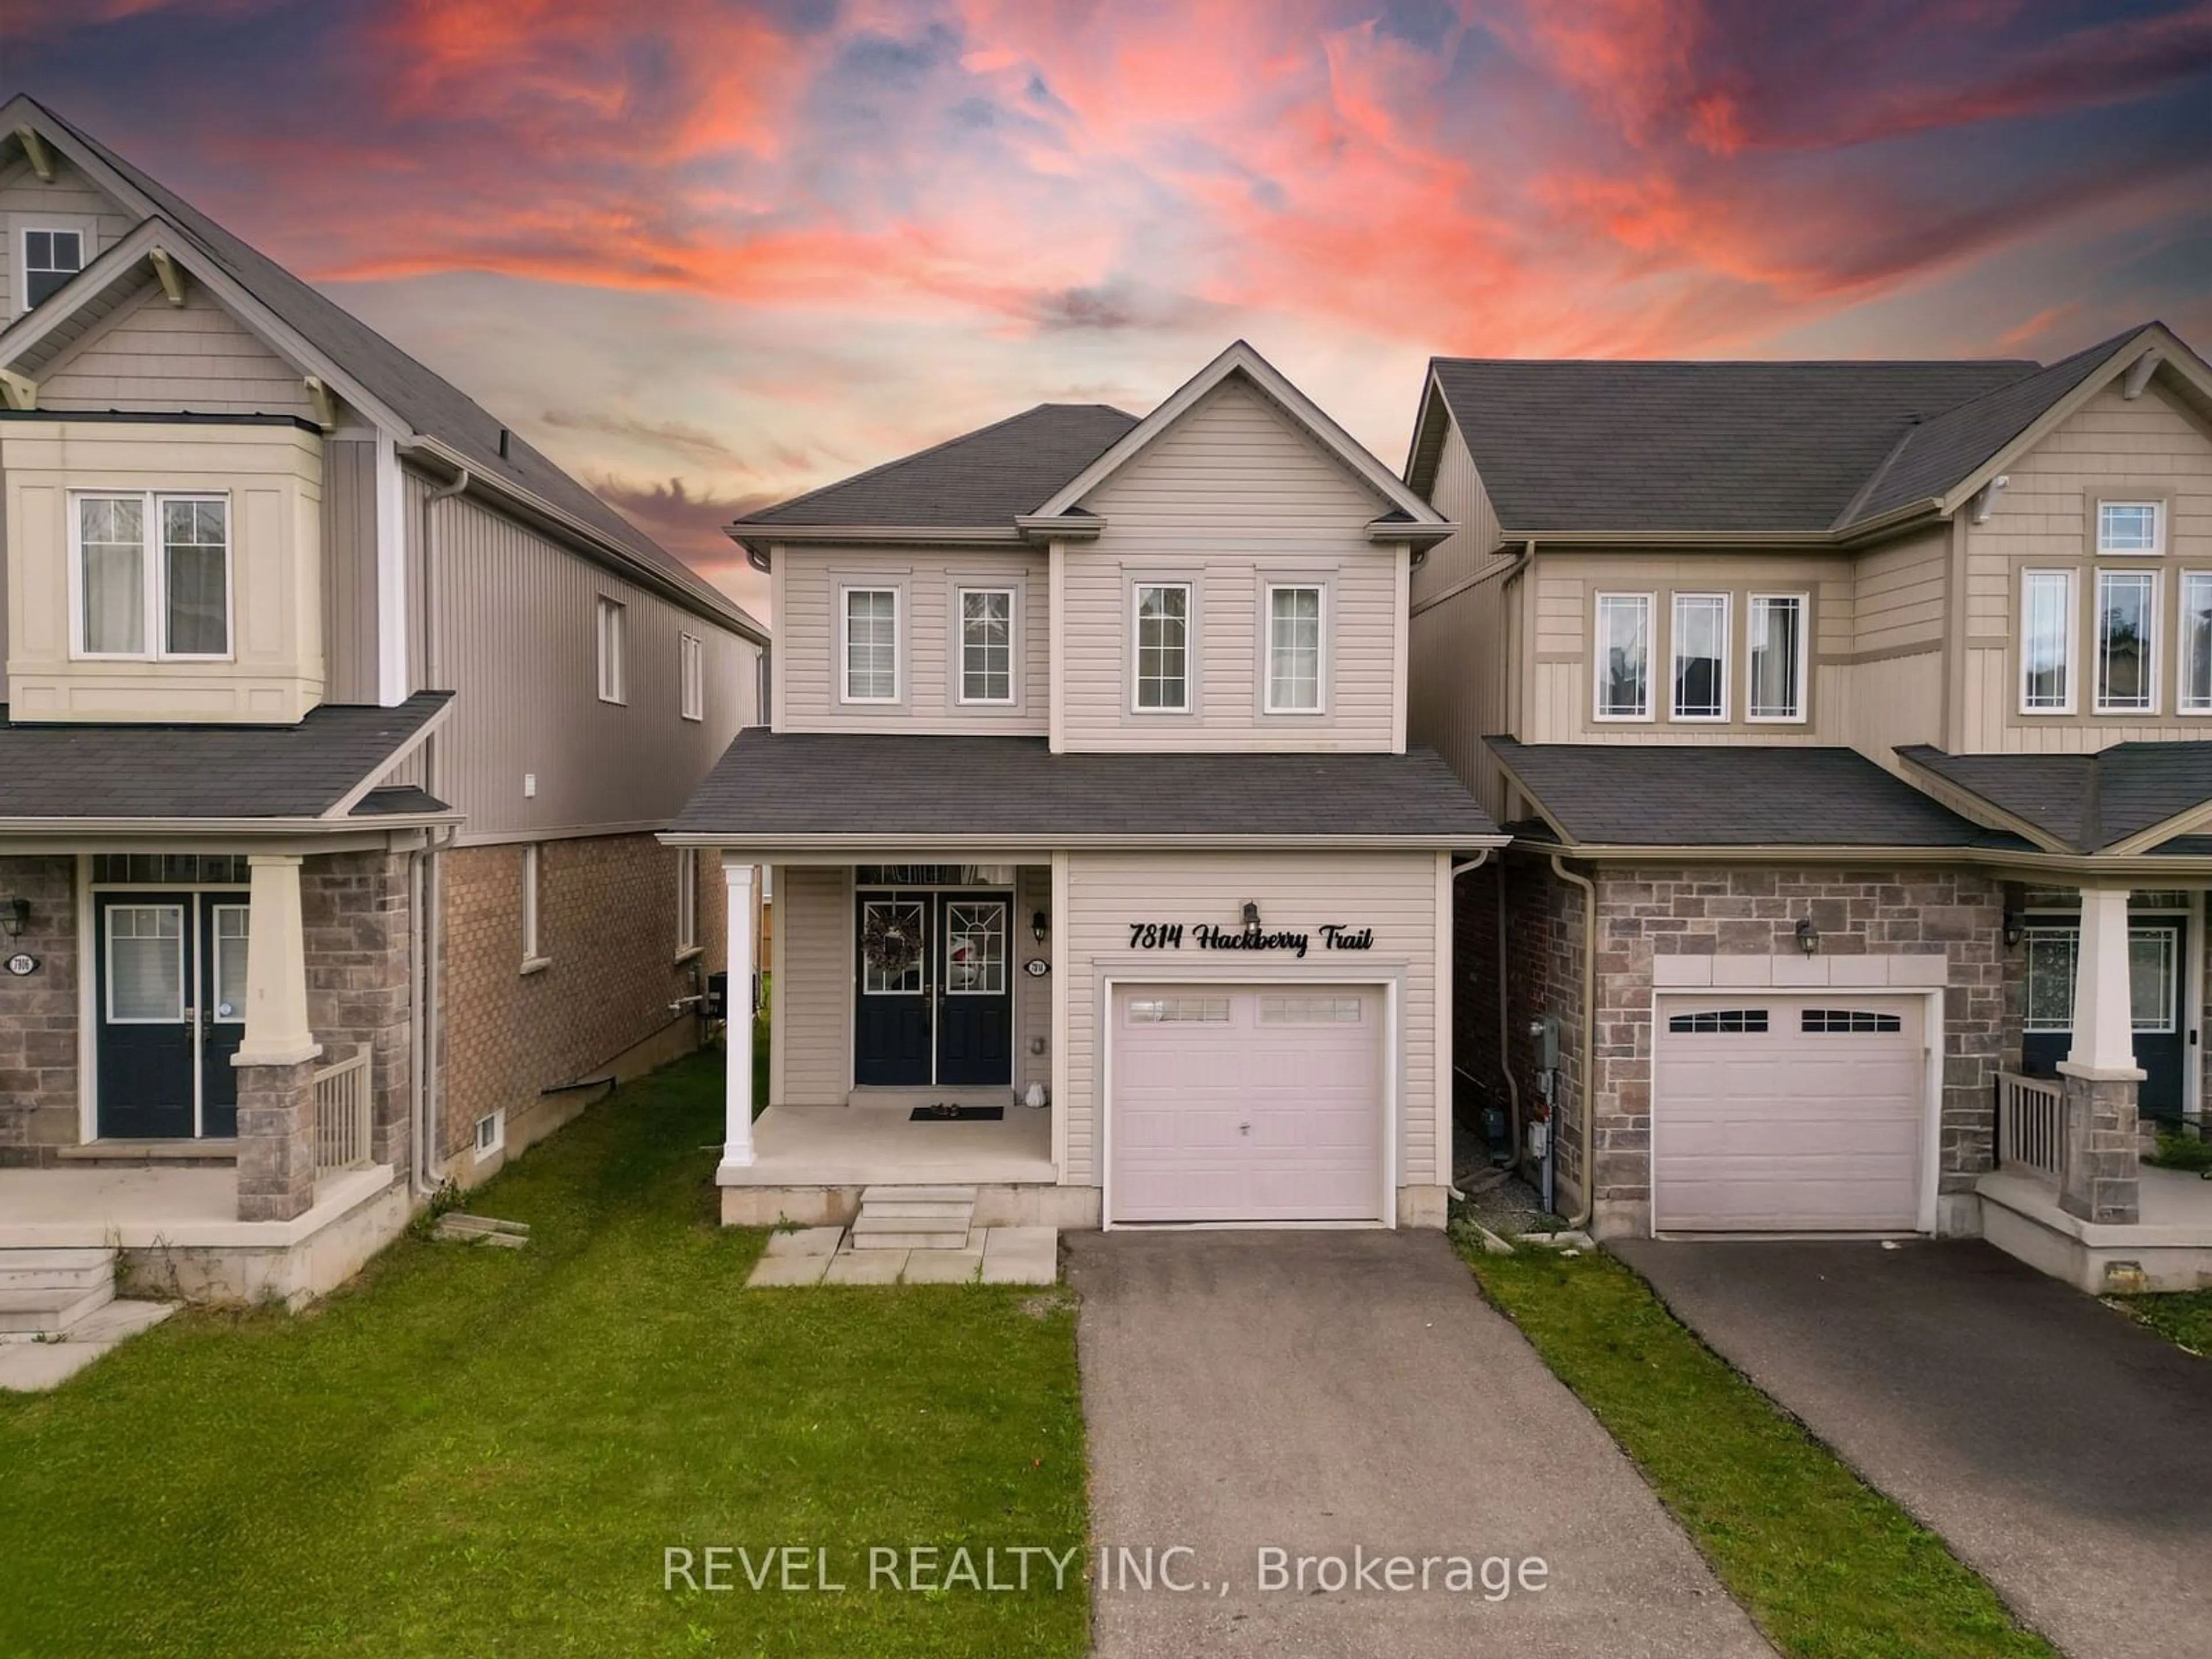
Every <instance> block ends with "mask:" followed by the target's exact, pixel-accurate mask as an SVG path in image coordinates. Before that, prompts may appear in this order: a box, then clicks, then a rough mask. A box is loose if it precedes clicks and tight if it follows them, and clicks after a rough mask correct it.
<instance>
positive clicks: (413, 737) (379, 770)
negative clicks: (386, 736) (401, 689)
mask: <svg viewBox="0 0 2212 1659" xmlns="http://www.w3.org/2000/svg"><path fill="white" fill-rule="evenodd" d="M452 718H453V698H452V697H450V696H448V697H447V698H446V699H445V700H444V701H443V702H441V703H440V704H439V705H438V706H437V707H436V708H434V709H432V710H431V711H430V715H429V718H428V719H427V720H424V721H423V722H422V724H421V725H420V726H416V728H415V729H414V731H412V732H409V733H408V734H407V736H405V737H404V738H401V739H400V740H399V742H398V745H397V746H396V747H395V748H394V749H393V750H392V752H391V753H390V754H388V755H386V757H384V758H383V759H382V760H380V761H379V762H378V763H376V764H375V765H374V767H372V768H370V769H369V770H368V773H367V774H366V775H364V776H363V777H362V780H361V781H360V782H358V783H356V785H354V787H352V788H350V789H349V790H347V791H346V793H344V794H343V795H341V796H339V797H338V798H337V800H336V801H335V802H333V803H332V804H331V805H330V806H329V807H327V808H325V811H324V812H323V817H325V818H326V819H329V818H342V817H345V816H346V815H347V814H348V813H349V812H351V811H353V809H354V808H355V807H356V806H358V805H361V803H362V799H363V797H365V796H366V795H367V794H368V792H369V791H370V790H372V789H374V788H375V787H376V781H377V780H378V779H379V778H381V777H383V776H385V775H387V774H388V773H389V772H390V771H391V770H392V768H393V767H395V766H397V765H398V764H399V763H400V762H402V761H404V760H405V759H406V758H407V757H409V756H410V755H411V754H413V753H414V752H415V751H416V750H417V749H420V748H421V747H422V744H423V743H424V742H425V741H426V740H428V738H429V736H430V734H431V733H432V732H435V731H437V730H438V729H439V728H440V727H441V726H444V725H445V724H446V722H447V720H451V719H452Z"/></svg>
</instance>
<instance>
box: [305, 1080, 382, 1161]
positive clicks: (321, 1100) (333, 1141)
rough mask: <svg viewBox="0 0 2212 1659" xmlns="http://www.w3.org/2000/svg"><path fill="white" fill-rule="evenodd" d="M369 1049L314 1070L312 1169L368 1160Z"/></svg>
mask: <svg viewBox="0 0 2212 1659" xmlns="http://www.w3.org/2000/svg"><path fill="white" fill-rule="evenodd" d="M368 1106H369V1090H368V1049H367V1048H359V1049H356V1051H355V1052H354V1054H353V1055H352V1056H351V1057H350V1058H349V1059H346V1060H340V1061H338V1062H337V1064H336V1065H335V1066H324V1067H323V1068H322V1069H321V1070H320V1071H318V1072H317V1073H315V1173H316V1174H317V1175H327V1174H330V1173H331V1172H333V1171H336V1170H358V1169H361V1168H362V1167H363V1166H364V1165H366V1164H368V1157H369V1154H368V1144H369V1138H368V1129H369V1123H368V1115H369V1114H368Z"/></svg>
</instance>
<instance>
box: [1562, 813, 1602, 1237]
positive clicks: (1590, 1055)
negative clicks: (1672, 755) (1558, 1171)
mask: <svg viewBox="0 0 2212 1659" xmlns="http://www.w3.org/2000/svg"><path fill="white" fill-rule="evenodd" d="M1552 873H1553V875H1555V876H1557V877H1559V879H1560V880H1561V881H1567V882H1572V883H1573V884H1575V885H1576V886H1577V887H1579V888H1581V889H1582V890H1583V1070H1582V1087H1583V1204H1582V1209H1581V1211H1580V1212H1579V1213H1577V1214H1576V1215H1574V1216H1572V1217H1570V1218H1569V1219H1568V1225H1570V1226H1573V1227H1587V1226H1589V1220H1590V1212H1592V1211H1593V1210H1595V1208H1596V1207H1597V1147H1596V1145H1595V1140H1594V1137H1595V1133H1596V1129H1597V1090H1596V1088H1595V1083H1596V1078H1595V1073H1593V1071H1592V1069H1591V1068H1592V1066H1594V1064H1595V1059H1596V1049H1597V1043H1596V1037H1597V884H1596V883H1595V882H1594V881H1592V880H1591V879H1590V878H1589V877H1588V876H1578V875H1577V874H1576V873H1575V872H1573V871H1571V870H1570V869H1568V868H1567V861H1566V860H1565V858H1564V857H1562V856H1561V855H1560V854H1557V853H1554V854H1552ZM1552 1139H1553V1141H1554V1142H1555V1143H1556V1142H1557V1141H1558V1139H1559V1130H1558V1129H1557V1128H1556V1127H1554V1128H1553V1131H1552Z"/></svg>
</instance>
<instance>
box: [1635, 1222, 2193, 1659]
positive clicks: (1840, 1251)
mask: <svg viewBox="0 0 2212 1659" xmlns="http://www.w3.org/2000/svg"><path fill="white" fill-rule="evenodd" d="M1612 1248H1613V1249H1615V1250H1616V1251H1617V1253H1618V1254H1619V1255H1620V1256H1621V1257H1622V1258H1623V1259H1624V1260H1625V1261H1627V1262H1628V1263H1629V1264H1630V1265H1631V1266H1632V1267H1635V1268H1636V1269H1637V1271H1638V1272H1639V1273H1643V1274H1644V1277H1645V1278H1646V1279H1649V1280H1650V1282H1651V1284H1652V1285H1653V1286H1654V1287H1655V1288H1656V1290H1657V1291H1658V1292H1659V1294H1660V1296H1661V1297H1662V1298H1664V1300H1665V1301H1666V1303H1667V1304H1668V1307H1670V1308H1671V1309H1673V1310H1674V1314H1675V1316H1676V1317H1677V1318H1679V1319H1680V1320H1681V1321H1682V1322H1684V1323H1685V1324H1686V1325H1688V1326H1689V1327H1690V1328H1691V1329H1692V1330H1694V1331H1695V1332H1697V1333H1698V1334H1699V1336H1701V1337H1702V1338H1704V1339H1705V1342H1706V1343H1707V1344H1708V1345H1709V1346H1711V1347H1712V1348H1713V1349H1714V1351H1715V1352H1717V1353H1719V1354H1720V1355H1721V1356H1722V1358H1725V1359H1726V1360H1728V1362H1729V1364H1732V1365H1734V1366H1735V1367H1736V1369H1738V1370H1741V1371H1742V1372H1743V1373H1744V1374H1745V1375H1746V1376H1748V1377H1750V1378H1751V1380H1752V1381H1753V1383H1757V1384H1758V1385H1759V1387H1760V1388H1761V1389H1765V1391H1766V1393H1767V1394H1768V1395H1771V1397H1772V1398H1773V1399H1774V1400H1776V1401H1778V1402H1779V1403H1780V1404H1781V1405H1782V1406H1783V1407H1784V1408H1785V1409H1787V1410H1789V1411H1790V1412H1792V1413H1795V1414H1796V1416H1797V1417H1798V1418H1800V1419H1802V1421H1803V1422H1804V1423H1805V1425H1807V1426H1808V1428H1810V1429H1811V1430H1812V1431H1813V1432H1814V1434H1816V1435H1818V1436H1819V1437H1820V1438H1821V1439H1822V1440H1824V1441H1826V1443H1828V1444H1829V1445H1831V1446H1832V1447H1833V1448H1835V1449H1836V1450H1837V1451H1838V1453H1839V1454H1840V1455H1842V1456H1843V1458H1844V1461H1845V1462H1848V1463H1850V1465H1851V1467H1852V1468H1855V1469H1857V1471H1858V1472H1859V1474H1861V1475H1863V1477H1864V1478H1865V1479H1866V1480H1868V1481H1869V1482H1870V1483H1871V1484H1872V1485H1874V1486H1877V1487H1879V1488H1880V1489H1881V1491H1883V1492H1886V1493H1887V1494H1888V1495H1889V1496H1890V1497H1891V1498H1894V1499H1895V1500H1896V1501H1897V1502H1898V1503H1899V1504H1903V1505H1904V1507H1905V1509H1906V1510H1909V1511H1910V1512H1911V1514H1912V1515H1913V1516H1916V1517H1917V1519H1918V1520H1920V1521H1921V1522H1923V1524H1925V1525H1927V1526H1929V1527H1930V1528H1934V1529H1935V1530H1936V1532H1939V1533H1941V1534H1942V1535H1943V1537H1944V1538H1945V1539H1946V1540H1947V1541H1948V1542H1949V1543H1950V1545H1951V1547H1952V1548H1953V1549H1954V1550H1955V1551H1956V1552H1957V1553H1958V1554H1959V1555H1960V1557H1961V1558H1962V1559H1965V1560H1966V1561H1967V1562H1968V1563H1970V1564H1971V1565H1972V1566H1973V1567H1974V1568H1975V1569H1976V1570H1977V1571H1979V1572H1980V1573H1981V1574H1982V1575H1983V1577H1985V1578H1987V1579H1988V1580H1989V1581H1990V1583H1992V1584H1994V1585H1995V1586H1996V1589H1997V1593H1998V1594H1999V1595H2002V1596H2003V1597H2004V1599H2005V1600H2006V1601H2007V1602H2008V1603H2009V1604H2010V1605H2011V1607H2013V1608H2014V1610H2015V1612H2016V1613H2018V1614H2019V1615H2020V1617H2021V1619H2023V1620H2025V1621H2027V1623H2029V1624H2031V1625H2033V1626H2035V1627H2036V1628H2037V1629H2039V1630H2040V1631H2042V1632H2044V1633H2045V1635H2046V1636H2048V1637H2049V1638H2051V1640H2052V1641H2053V1642H2055V1643H2056V1644H2057V1645H2058V1646H2059V1647H2061V1648H2063V1650H2065V1651H2066V1652H2068V1653H2069V1654H2071V1655H2073V1656H2075V1659H2205V1656H2212V1361H2208V1360H2204V1359H2200V1358H2197V1357H2195V1356H2193V1355H2191V1354H2186V1353H2184V1352H2181V1350H2180V1349H2179V1348H2177V1347H2175V1346H2172V1344H2171V1343H2169V1342H2166V1341H2165V1340H2163V1339H2161V1338H2160V1337H2159V1336H2157V1335H2156V1334H2154V1333H2152V1332H2150V1331H2148V1330H2145V1329H2143V1328H2142V1327H2140V1326H2138V1325H2136V1324H2134V1323H2132V1322H2130V1320H2128V1318H2127V1317H2126V1316H2124V1315H2123V1314H2120V1313H2118V1312H2116V1311H2115V1310H2112V1309H2110V1308H2107V1307H2105V1306H2103V1305H2102V1304H2100V1303H2098V1302H2097V1301H2095V1300H2094V1299H2093V1298H2091V1297H2086V1296H2083V1295H2081V1293H2080V1292H2078V1291H2073V1290H2070V1289H2069V1288H2068V1287H2067V1286H2065V1285H2062V1284H2060V1283H2059V1282H2058V1281H2057V1280H2056V1279H2046V1278H2045V1277H2044V1276H2043V1275H2042V1274H2040V1273H2037V1272H2035V1271H2034V1270H2033V1268H2031V1267H2027V1266H2026V1265H2025V1264H2023V1263H2021V1262H2019V1261H2014V1260H2013V1259H2012V1258H2011V1257H2010V1256H2008V1255H2002V1253H2000V1252H1999V1251H1997V1250H1996V1249H1991V1248H1990V1246H1988V1245H1986V1244H1983V1243H1979V1242H1978V1241H1972V1240H1956V1241H1942V1242H1936V1241H1923V1242H1918V1243H1905V1244H1904V1245H1902V1246H1900V1247H1899V1248H1895V1249H1884V1248H1882V1246H1881V1245H1880V1244H1878V1243H1871V1242H1869V1243H1856V1242H1837V1241H1820V1242H1814V1241H1803V1242H1799V1241H1775V1242H1773V1243H1753V1242H1741V1243H1740V1242H1727V1243H1718V1242H1716V1243H1705V1242H1692V1241H1687V1240H1679V1241H1678V1240H1651V1239H1637V1240H1622V1241H1619V1242H1617V1243H1615V1244H1614V1245H1613V1247H1612Z"/></svg>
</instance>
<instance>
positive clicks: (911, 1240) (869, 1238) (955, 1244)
mask: <svg viewBox="0 0 2212 1659" xmlns="http://www.w3.org/2000/svg"><path fill="white" fill-rule="evenodd" d="M853 1248H854V1249H856V1250H964V1249H967V1248H968V1229H967V1228H965V1227H954V1228H946V1229H943V1230H940V1231H933V1232H908V1233H899V1232H890V1231H876V1232H866V1233H864V1232H862V1231H860V1228H859V1227H858V1225H855V1226H854V1229H853Z"/></svg>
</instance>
